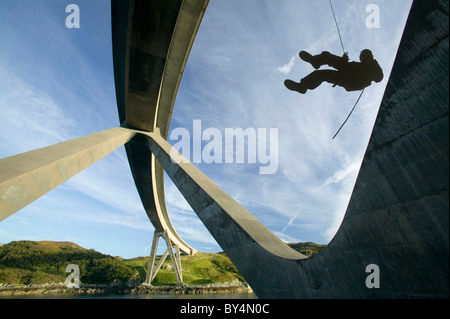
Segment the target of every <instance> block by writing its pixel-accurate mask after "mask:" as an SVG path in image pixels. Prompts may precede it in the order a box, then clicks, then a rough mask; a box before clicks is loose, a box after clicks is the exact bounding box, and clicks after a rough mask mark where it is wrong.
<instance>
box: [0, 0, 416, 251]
mask: <svg viewBox="0 0 450 319" xmlns="http://www.w3.org/2000/svg"><path fill="white" fill-rule="evenodd" d="M71 3H76V4H78V5H79V8H80V25H81V28H80V29H68V28H66V26H65V19H66V17H67V16H68V13H66V12H65V8H66V6H67V5H68V4H71ZM333 4H334V8H335V12H336V16H337V19H338V22H339V26H340V29H341V33H342V38H343V42H344V45H345V48H346V50H347V51H348V52H349V56H350V59H351V60H358V57H359V52H360V51H361V50H362V49H365V48H369V49H371V50H372V51H373V53H374V55H375V58H376V59H377V60H378V61H379V63H380V65H381V66H382V68H383V70H384V74H385V79H384V80H383V81H382V82H381V83H378V84H374V85H372V86H371V87H370V88H368V89H367V90H366V91H365V92H364V95H363V97H362V99H361V102H360V104H359V105H358V107H357V109H356V110H355V112H354V114H353V115H352V117H351V118H350V120H349V122H348V123H347V124H346V126H345V127H344V129H343V130H342V132H341V133H340V134H339V135H338V137H337V138H336V139H335V140H333V139H332V137H333V135H334V133H335V132H336V130H337V129H338V128H339V126H340V125H341V124H342V122H343V121H344V120H345V118H346V116H347V115H348V113H349V112H350V110H351V108H352V107H353V105H354V103H355V101H356V100H357V98H358V96H359V92H351V93H349V92H346V91H345V90H344V89H342V88H339V87H336V88H332V87H331V85H329V84H323V85H322V86H320V87H319V88H317V89H316V90H314V91H312V92H309V93H308V94H306V95H300V94H297V93H295V92H291V91H288V90H286V88H284V86H283V81H284V80H285V79H288V78H289V79H293V80H296V81H298V80H299V79H300V78H302V77H303V76H305V75H307V74H308V73H309V72H311V71H312V70H313V69H312V67H311V66H310V65H308V64H307V63H305V62H303V61H301V60H300V59H299V58H298V52H299V51H300V50H307V51H309V52H311V53H320V52H321V51H323V50H327V51H330V52H332V53H336V54H342V49H341V45H340V42H339V37H338V34H337V31H336V27H335V24H334V20H333V16H332V13H331V9H330V6H329V2H328V0H320V1H307V0H303V1H302V0H277V1H272V0H246V1H241V0H211V2H210V5H209V7H208V9H207V11H206V15H205V17H204V19H203V22H202V24H201V26H200V30H199V33H198V35H197V38H196V41H195V43H194V46H193V49H192V52H191V55H190V58H189V61H188V64H187V67H186V71H185V73H184V76H183V80H182V83H181V86H180V90H179V92H178V96H177V100H176V103H175V106H174V113H173V117H172V123H171V130H174V129H176V128H186V129H187V130H189V131H190V132H192V125H193V121H194V120H201V121H202V127H203V128H208V127H213V128H217V129H218V130H220V131H221V132H225V129H226V128H242V129H246V128H254V129H257V128H267V129H269V128H277V129H278V170H277V172H276V173H275V174H272V175H260V174H259V172H258V169H257V168H259V166H260V165H258V164H248V163H244V164H205V163H199V164H196V165H197V166H198V167H199V168H200V169H201V170H202V171H203V172H205V173H206V174H207V175H208V176H209V177H210V178H211V179H212V180H213V181H215V182H216V183H217V184H218V185H219V186H220V187H222V188H223V189H224V190H225V191H226V192H228V193H229V194H230V195H231V196H232V197H234V198H235V199H236V200H237V201H238V202H240V203H241V204H242V205H243V206H244V207H245V208H247V209H248V210H249V211H250V212H251V213H252V214H254V215H255V216H256V217H257V218H258V219H259V220H261V221H262V222H263V223H264V224H265V225H266V226H267V227H268V228H269V229H271V230H272V231H273V232H274V233H275V234H277V235H278V236H279V237H280V238H281V239H283V240H285V241H288V242H297V241H314V242H317V243H328V242H329V241H330V240H331V239H332V237H333V236H334V234H335V233H336V231H337V229H338V227H339V225H340V223H341V221H342V218H343V215H344V213H345V210H346V207H347V204H348V201H349V199H350V195H351V191H352V189H353V185H354V183H355V180H356V176H357V173H358V170H359V167H360V165H361V161H362V157H363V155H364V152H365V149H366V146H367V143H368V140H369V137H370V133H371V130H372V127H373V123H374V121H375V117H376V114H377V111H378V107H379V105H380V101H381V98H382V95H383V92H384V89H385V86H386V83H387V80H388V76H389V73H390V70H391V67H392V62H393V59H394V57H395V54H396V50H397V47H398V42H399V40H400V37H401V34H402V31H403V27H404V24H405V21H406V18H407V14H408V11H409V8H410V6H411V1H410V0H402V1H387V0H371V1H365V0H345V1H344V0H334V1H333ZM370 4H376V5H377V6H378V7H379V8H380V28H370V29H369V28H367V27H366V18H367V16H368V15H369V13H367V12H366V7H367V6H368V5H370ZM0 117H1V123H2V125H0V158H4V157H7V156H12V155H15V154H18V153H22V152H25V151H29V150H32V149H36V148H39V147H44V146H47V145H51V144H55V143H58V142H61V141H65V140H68V139H72V138H77V137H81V136H84V135H87V134H92V133H95V132H98V131H101V130H105V129H109V128H112V127H116V126H118V125H119V121H118V115H117V107H116V100H115V89H114V77H113V64H112V50H111V26H110V2H109V1H107V0H89V1H88V0H77V1H75V0H67V1H64V0H51V1H49V0H18V1H2V2H0ZM169 142H170V143H172V144H174V143H176V142H177V141H174V140H169ZM166 200H167V206H168V210H169V214H170V216H171V219H172V222H173V224H174V226H175V228H176V229H177V231H178V233H179V234H180V235H181V236H182V237H183V238H184V239H185V240H186V241H187V242H188V243H189V244H191V245H192V246H193V247H195V248H196V249H197V250H199V251H220V250H221V249H220V247H219V246H218V245H217V243H216V242H215V241H214V239H213V238H212V237H211V236H210V235H209V233H208V231H207V230H206V228H205V227H204V226H203V225H202V223H201V222H200V221H199V220H198V218H197V217H196V215H195V213H194V212H193V211H192V210H191V209H190V207H189V205H188V204H187V203H186V201H185V200H184V199H183V198H182V196H181V195H180V194H179V192H178V191H177V189H176V188H175V186H174V185H173V184H172V183H171V181H170V180H169V179H168V178H166ZM152 236H153V226H152V225H151V223H150V221H149V220H148V218H147V216H146V214H145V212H144V210H143V208H142V205H141V203H140V199H139V196H138V194H137V191H136V188H135V186H134V183H133V180H132V177H131V173H130V169H129V166H128V163H127V159H126V155H125V151H124V148H123V147H122V148H120V149H119V150H117V151H115V152H114V153H112V154H110V155H109V156H107V157H106V158H104V159H102V160H101V161H99V162H98V163H96V164H94V165H93V166H91V167H90V168H88V169H87V170H85V171H83V172H82V173H80V174H79V175H77V176H75V177H74V178H72V179H71V180H69V181H67V182H66V183H64V184H63V185H61V186H60V187H58V188H57V189H55V190H53V191H52V192H50V193H48V194H47V195H45V196H43V197H42V198H40V199H38V200H37V201H35V202H34V203H32V204H30V205H29V206H27V207H26V208H24V209H22V210H21V211H19V212H18V213H16V214H14V215H13V216H11V217H9V218H7V219H6V220H4V221H3V222H1V223H0V242H3V243H7V242H10V241H13V240H24V239H27V240H57V241H73V242H75V243H77V244H79V245H81V246H83V247H86V248H93V249H96V250H98V251H101V252H103V253H107V254H111V255H115V256H117V255H118V256H122V257H125V258H129V257H135V256H141V255H147V254H148V253H149V248H150V245H151V240H152Z"/></svg>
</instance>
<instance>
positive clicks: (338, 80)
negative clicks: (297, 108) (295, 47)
mask: <svg viewBox="0 0 450 319" xmlns="http://www.w3.org/2000/svg"><path fill="white" fill-rule="evenodd" d="M299 56H300V58H301V59H302V60H303V61H306V62H309V63H311V65H312V66H313V67H314V68H315V69H316V71H314V72H312V73H311V74H309V75H307V76H306V77H304V78H303V79H302V80H301V81H300V83H297V82H294V81H291V80H286V81H284V85H285V86H286V87H287V88H288V89H289V90H292V91H297V92H299V93H302V94H305V93H306V91H307V90H314V89H315V88H316V87H318V86H319V85H320V84H322V82H329V83H332V84H334V85H333V87H335V86H336V85H339V86H342V87H344V88H345V89H346V90H347V91H359V90H363V89H364V88H366V87H368V86H369V85H371V84H372V81H375V82H377V83H378V82H381V80H383V77H384V76H383V70H382V69H381V67H380V65H379V64H378V62H377V60H375V59H374V58H373V55H372V51H370V50H367V49H366V50H363V51H361V54H360V56H359V59H360V60H361V62H349V61H348V55H347V54H344V56H342V57H340V56H337V55H334V54H331V53H330V52H327V51H324V52H322V53H321V54H319V55H311V54H309V53H308V52H306V51H301V52H300V54H299ZM322 65H329V66H331V67H333V68H335V69H336V70H317V69H319V68H320V67H321V66H322Z"/></svg>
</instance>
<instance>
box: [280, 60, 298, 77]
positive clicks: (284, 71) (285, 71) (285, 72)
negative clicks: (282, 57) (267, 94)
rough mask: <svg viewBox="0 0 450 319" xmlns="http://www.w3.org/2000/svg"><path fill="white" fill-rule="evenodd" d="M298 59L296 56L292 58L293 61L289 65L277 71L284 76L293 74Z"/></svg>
mask: <svg viewBox="0 0 450 319" xmlns="http://www.w3.org/2000/svg"><path fill="white" fill-rule="evenodd" d="M296 59H297V57H296V56H293V57H292V58H291V60H289V63H288V64H285V65H283V66H280V67H279V68H277V71H278V72H279V73H283V74H286V75H287V74H289V73H291V71H292V68H293V67H294V64H295V60H296Z"/></svg>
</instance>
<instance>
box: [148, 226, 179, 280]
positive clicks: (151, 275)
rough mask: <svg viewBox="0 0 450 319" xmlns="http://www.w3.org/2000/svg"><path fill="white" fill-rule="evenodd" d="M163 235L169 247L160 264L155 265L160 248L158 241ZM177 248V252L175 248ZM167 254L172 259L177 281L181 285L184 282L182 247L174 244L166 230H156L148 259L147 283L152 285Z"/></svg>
mask: <svg viewBox="0 0 450 319" xmlns="http://www.w3.org/2000/svg"><path fill="white" fill-rule="evenodd" d="M160 237H163V238H164V240H165V242H166V245H167V249H166V251H165V252H164V254H163V255H162V256H161V259H160V260H159V262H158V264H157V265H156V266H155V260H156V251H157V249H158V242H159V238H160ZM174 248H175V252H174V251H173V249H174ZM167 256H170V260H171V261H172V265H173V271H174V272H175V277H176V278H177V282H178V284H179V285H181V284H183V273H182V268H181V259H180V247H179V246H178V245H177V244H174V245H172V241H171V240H170V236H169V234H168V232H167V230H166V231H162V232H158V231H155V234H154V235H153V243H152V248H151V252H150V260H149V261H148V268H147V276H146V278H145V282H144V283H145V284H146V285H151V283H152V282H153V280H154V279H155V277H156V274H157V273H158V271H159V270H160V269H161V266H162V264H163V263H164V261H165V260H166V258H167Z"/></svg>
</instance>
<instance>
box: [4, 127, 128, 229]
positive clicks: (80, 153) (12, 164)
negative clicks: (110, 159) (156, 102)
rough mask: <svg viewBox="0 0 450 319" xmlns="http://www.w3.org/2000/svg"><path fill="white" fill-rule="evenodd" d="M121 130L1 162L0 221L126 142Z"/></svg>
mask: <svg viewBox="0 0 450 319" xmlns="http://www.w3.org/2000/svg"><path fill="white" fill-rule="evenodd" d="M135 134H136V133H135V132H133V131H130V130H127V129H124V128H121V127H117V128H112V129H109V130H106V131H103V132H99V133H95V134H91V135H88V136H84V137H80V138H77V139H74V140H70V141H67V142H63V143H59V144H55V145H52V146H48V147H44V148H40V149H37V150H34V151H30V152H26V153H22V154H19V155H14V156H11V157H7V158H3V159H0V221H2V220H4V219H5V218H7V217H9V216H11V215H12V214H14V213H15V212H17V211H18V210H20V209H22V208H23V207H25V206H27V205H28V204H30V203H31V202H33V201H35V200H36V199H38V198H39V197H41V196H43V195H45V194H46V193H48V192H49V191H51V190H52V189H54V188H55V187H57V186H58V185H60V184H62V183H63V182H65V181H66V180H68V179H69V178H71V177H73V176H74V175H76V174H78V173H79V172H81V171H82V170H84V169H86V168H87V167H89V166H91V165H92V164H94V163H95V162H97V161H98V160H100V159H101V158H103V157H105V156H106V155H108V154H109V153H111V152H112V151H114V150H116V149H117V148H119V147H120V146H122V145H124V144H125V143H127V142H128V141H129V140H130V139H131V138H133V136H134V135H135Z"/></svg>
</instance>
